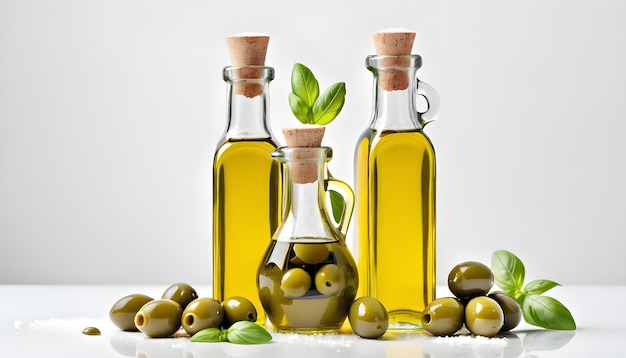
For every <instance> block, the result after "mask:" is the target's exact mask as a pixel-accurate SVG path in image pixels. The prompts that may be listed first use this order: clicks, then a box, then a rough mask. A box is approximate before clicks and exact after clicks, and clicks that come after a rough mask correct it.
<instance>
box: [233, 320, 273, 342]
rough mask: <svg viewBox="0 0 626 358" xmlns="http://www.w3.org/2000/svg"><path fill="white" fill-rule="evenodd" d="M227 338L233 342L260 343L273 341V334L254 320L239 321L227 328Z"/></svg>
mask: <svg viewBox="0 0 626 358" xmlns="http://www.w3.org/2000/svg"><path fill="white" fill-rule="evenodd" d="M226 338H227V340H228V341H229V342H231V343H237V344H259V343H265V342H269V341H271V340H272V335H271V334H270V333H269V332H268V331H267V330H266V329H265V328H263V327H261V326H260V325H258V324H256V323H254V322H250V321H238V322H235V323H233V325H232V326H230V327H229V328H228V330H226Z"/></svg>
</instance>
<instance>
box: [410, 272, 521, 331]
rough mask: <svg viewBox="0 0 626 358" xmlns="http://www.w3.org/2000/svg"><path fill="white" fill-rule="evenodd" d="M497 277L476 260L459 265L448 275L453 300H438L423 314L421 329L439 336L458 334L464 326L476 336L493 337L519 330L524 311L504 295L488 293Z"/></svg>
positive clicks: (449, 298) (450, 298)
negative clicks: (516, 328) (514, 329)
mask: <svg viewBox="0 0 626 358" xmlns="http://www.w3.org/2000/svg"><path fill="white" fill-rule="evenodd" d="M493 283H494V276H493V272H492V271H491V269H490V268H489V267H488V266H486V265H485V264H482V263H480V262H476V261H466V262H462V263H460V264H458V265H456V266H455V267H454V268H452V270H451V271H450V274H449V275H448V288H449V289H450V292H452V294H453V295H454V297H443V298H438V299H435V300H433V301H432V302H430V303H429V304H428V305H427V306H426V308H425V309H424V311H423V312H422V318H421V319H422V327H423V328H424V329H425V330H427V331H428V332H430V333H431V334H433V335H436V336H447V335H452V334H455V333H456V332H458V331H459V330H460V329H461V328H462V327H463V326H464V325H465V327H466V328H467V330H469V331H470V333H472V334H474V335H477V336H485V337H493V336H495V335H497V334H498V333H500V332H506V331H510V330H511V329H513V328H515V327H517V325H518V324H519V323H520V321H521V319H522V310H521V308H520V306H519V304H518V303H517V301H515V300H514V299H513V298H511V297H509V296H507V295H506V294H504V293H500V292H493V293H489V292H490V290H491V289H492V287H493Z"/></svg>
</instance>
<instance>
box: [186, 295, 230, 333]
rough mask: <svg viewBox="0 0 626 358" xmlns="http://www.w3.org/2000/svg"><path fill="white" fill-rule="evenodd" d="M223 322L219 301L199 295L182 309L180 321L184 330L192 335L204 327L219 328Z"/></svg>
mask: <svg viewBox="0 0 626 358" xmlns="http://www.w3.org/2000/svg"><path fill="white" fill-rule="evenodd" d="M223 322H224V308H223V307H222V304H221V303H220V301H218V300H215V299H213V298H208V297H200V298H196V299H195V300H193V301H191V302H190V303H189V304H188V305H187V307H186V308H185V309H184V310H183V316H182V319H181V323H182V325H183V329H184V330H185V332H187V333H189V334H190V335H192V336H193V335H194V334H196V333H197V332H199V331H201V330H203V329H205V328H220V327H222V323H223Z"/></svg>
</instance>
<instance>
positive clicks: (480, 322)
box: [465, 296, 504, 337]
mask: <svg viewBox="0 0 626 358" xmlns="http://www.w3.org/2000/svg"><path fill="white" fill-rule="evenodd" d="M503 324H504V312H503V311H502V308H501V307H500V305H499V304H498V302H496V300H494V299H493V298H489V297H487V296H479V297H474V298H472V299H471V300H470V301H469V302H468V303H467V305H466V306H465V326H466V327H467V329H469V330H470V332H472V334H475V335H477V336H485V337H493V336H495V335H496V334H498V332H500V328H502V325H503Z"/></svg>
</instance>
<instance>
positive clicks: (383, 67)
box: [355, 30, 439, 329]
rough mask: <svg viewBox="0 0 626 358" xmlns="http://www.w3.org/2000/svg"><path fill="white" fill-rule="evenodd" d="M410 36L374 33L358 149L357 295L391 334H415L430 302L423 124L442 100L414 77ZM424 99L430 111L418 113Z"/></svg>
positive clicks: (427, 146) (430, 187)
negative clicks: (365, 119)
mask: <svg viewBox="0 0 626 358" xmlns="http://www.w3.org/2000/svg"><path fill="white" fill-rule="evenodd" d="M414 37H415V33H413V32H408V31H395V30H394V31H383V32H378V33H375V34H374V42H375V46H376V52H377V55H371V56H368V57H367V59H366V66H367V68H368V70H370V71H371V72H372V74H373V77H374V100H373V101H374V103H373V110H372V118H371V122H370V124H369V126H368V128H367V129H365V131H364V132H363V133H362V135H361V137H360V138H359V140H358V143H357V145H356V150H355V191H356V202H357V204H356V210H357V227H356V245H357V261H358V267H359V275H360V282H359V285H360V291H359V296H362V295H368V296H372V297H374V298H377V299H378V300H380V301H381V302H382V303H383V305H385V307H386V308H387V310H388V311H389V329H415V328H419V326H420V325H421V320H420V316H421V312H422V310H423V309H424V308H425V306H426V305H427V304H428V303H429V302H430V301H432V300H433V299H434V298H435V251H436V250H435V174H436V173H435V151H434V148H433V145H432V143H431V141H430V139H429V138H428V137H427V136H426V134H425V133H424V130H423V129H424V126H425V125H426V123H428V122H429V121H432V120H434V119H435V118H437V116H438V113H439V99H438V96H437V93H436V92H435V91H434V90H433V88H432V87H431V86H429V85H428V84H426V83H424V82H423V81H420V80H419V79H418V78H417V75H416V72H417V70H418V69H419V68H420V67H421V65H422V58H421V56H419V55H415V54H411V50H412V46H413V40H414ZM418 96H422V97H424V98H425V99H426V101H427V103H428V108H427V109H426V110H425V111H423V112H419V111H418V110H417V109H416V103H417V97H418Z"/></svg>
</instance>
